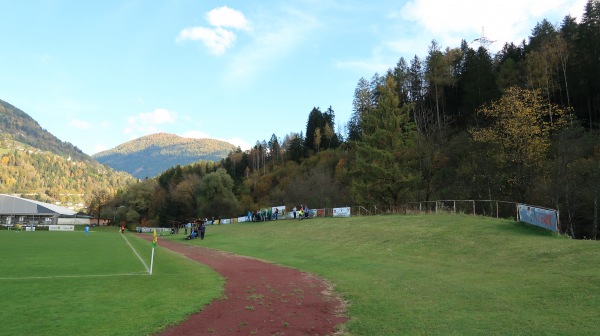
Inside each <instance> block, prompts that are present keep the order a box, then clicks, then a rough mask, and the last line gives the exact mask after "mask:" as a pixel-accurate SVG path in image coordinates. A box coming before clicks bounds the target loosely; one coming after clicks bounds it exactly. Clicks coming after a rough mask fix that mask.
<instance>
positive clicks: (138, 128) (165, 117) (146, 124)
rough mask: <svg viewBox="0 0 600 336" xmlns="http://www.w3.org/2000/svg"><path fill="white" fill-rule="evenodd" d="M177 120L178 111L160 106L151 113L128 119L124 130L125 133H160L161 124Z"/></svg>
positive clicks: (133, 134)
mask: <svg viewBox="0 0 600 336" xmlns="http://www.w3.org/2000/svg"><path fill="white" fill-rule="evenodd" d="M176 120H177V113H175V112H172V111H169V110H167V109H164V108H158V109H156V110H154V111H152V112H150V113H140V114H138V115H136V116H133V117H129V118H128V119H127V126H126V127H125V129H124V130H123V133H125V134H131V135H132V136H133V137H135V134H139V133H141V134H142V135H147V134H153V133H158V132H160V131H159V127H158V126H160V125H163V124H173V123H175V121H176Z"/></svg>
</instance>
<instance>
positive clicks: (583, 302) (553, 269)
mask: <svg viewBox="0 0 600 336" xmlns="http://www.w3.org/2000/svg"><path fill="white" fill-rule="evenodd" d="M182 236H183V235H182V234H180V235H179V237H172V238H170V239H182V238H181V237H182ZM187 243H191V244H198V245H203V246H207V247H212V248H217V249H222V250H227V251H231V252H234V253H237V254H242V255H248V256H254V257H257V258H261V259H266V260H270V261H273V262H275V263H279V264H283V265H288V266H291V267H295V268H298V269H302V270H305V271H308V272H312V273H315V274H318V275H320V276H322V277H324V278H327V279H328V280H330V281H331V282H333V283H334V284H335V285H336V287H335V288H336V291H338V292H339V293H341V294H342V295H343V297H344V298H345V299H347V300H348V301H349V303H350V306H349V311H348V313H349V317H350V318H351V321H350V322H349V324H348V326H347V329H348V331H349V332H350V333H352V334H353V335H595V334H597V333H598V330H597V326H598V325H600V267H598V265H599V260H600V244H598V242H596V241H576V240H570V239H564V238H563V237H559V236H553V235H552V234H550V233H549V232H547V231H544V230H542V229H538V228H536V227H531V226H528V225H525V224H520V223H515V222H514V221H512V220H502V219H501V220H498V219H493V218H485V217H473V216H466V215H411V216H378V217H355V218H348V219H345V218H327V219H310V220H303V221H297V220H296V221H292V220H288V221H276V222H267V223H238V224H233V225H221V226H214V227H213V226H209V227H208V229H207V239H205V240H204V241H200V240H193V241H191V242H187Z"/></svg>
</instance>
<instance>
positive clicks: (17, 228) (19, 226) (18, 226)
mask: <svg viewBox="0 0 600 336" xmlns="http://www.w3.org/2000/svg"><path fill="white" fill-rule="evenodd" d="M15 228H16V230H15V232H16V233H19V232H21V224H19V223H17V225H15Z"/></svg>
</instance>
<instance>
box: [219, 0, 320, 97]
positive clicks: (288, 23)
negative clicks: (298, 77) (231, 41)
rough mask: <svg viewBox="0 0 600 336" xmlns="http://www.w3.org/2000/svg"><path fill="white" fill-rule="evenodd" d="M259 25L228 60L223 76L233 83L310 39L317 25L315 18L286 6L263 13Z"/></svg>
mask: <svg viewBox="0 0 600 336" xmlns="http://www.w3.org/2000/svg"><path fill="white" fill-rule="evenodd" d="M261 22H262V25H261V26H257V27H255V29H254V33H253V34H252V42H251V43H250V44H248V45H247V46H246V48H244V50H242V51H241V52H240V53H239V54H238V55H236V56H235V57H234V59H233V60H232V64H230V66H229V67H228V71H229V72H228V73H227V74H226V77H225V80H226V82H227V84H229V85H236V84H239V83H241V82H242V81H244V80H248V79H252V78H253V76H254V75H255V74H256V73H257V72H258V71H259V70H260V69H263V68H265V67H268V66H271V65H272V64H273V62H274V61H276V60H278V59H281V58H282V57H284V56H286V55H289V54H290V53H291V52H293V50H294V49H295V48H296V47H297V46H298V45H300V44H301V43H303V42H304V41H306V40H308V39H310V35H311V33H312V32H313V31H314V30H315V29H316V28H317V27H318V26H319V25H320V23H319V21H318V20H317V18H315V17H314V16H313V15H309V14H306V13H304V12H301V11H299V10H295V9H290V8H287V9H285V10H284V12H283V13H280V14H278V15H269V16H266V17H264V18H263V19H262V20H261Z"/></svg>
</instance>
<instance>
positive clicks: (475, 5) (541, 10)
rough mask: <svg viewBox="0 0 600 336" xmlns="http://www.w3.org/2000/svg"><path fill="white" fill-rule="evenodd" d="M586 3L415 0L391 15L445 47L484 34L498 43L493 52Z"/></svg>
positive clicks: (561, 0)
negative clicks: (408, 22) (545, 19)
mask: <svg viewBox="0 0 600 336" xmlns="http://www.w3.org/2000/svg"><path fill="white" fill-rule="evenodd" d="M585 1H586V0H529V1H523V0H506V1H472V0H455V1H438V0H412V1H409V2H408V3H406V4H405V5H404V6H403V7H402V9H401V10H400V12H395V13H393V14H392V15H390V18H402V19H403V20H407V21H414V22H416V23H417V25H418V26H419V28H420V29H423V30H424V31H423V32H422V33H424V34H427V33H429V34H430V36H433V38H435V39H436V40H438V42H441V44H442V45H455V44H456V41H460V39H462V38H464V39H471V37H478V36H480V35H481V33H482V30H484V31H485V36H486V37H487V38H488V39H490V40H492V41H497V43H496V44H494V46H491V47H490V48H491V49H492V50H493V49H499V48H501V47H502V46H503V45H504V43H505V42H515V43H519V42H520V41H522V40H523V39H526V38H527V36H528V34H530V32H531V29H533V27H534V26H535V24H536V22H538V21H541V20H542V19H544V18H548V19H549V20H550V17H560V19H562V17H564V15H566V14H567V13H569V12H570V11H572V9H573V8H576V7H577V6H580V7H579V8H580V11H581V9H583V5H584V4H585ZM571 14H572V15H574V16H577V15H575V14H574V13H571ZM560 19H559V20H560ZM550 21H551V20H550ZM551 23H553V24H558V23H559V22H553V21H551ZM469 42H470V41H469Z"/></svg>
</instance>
